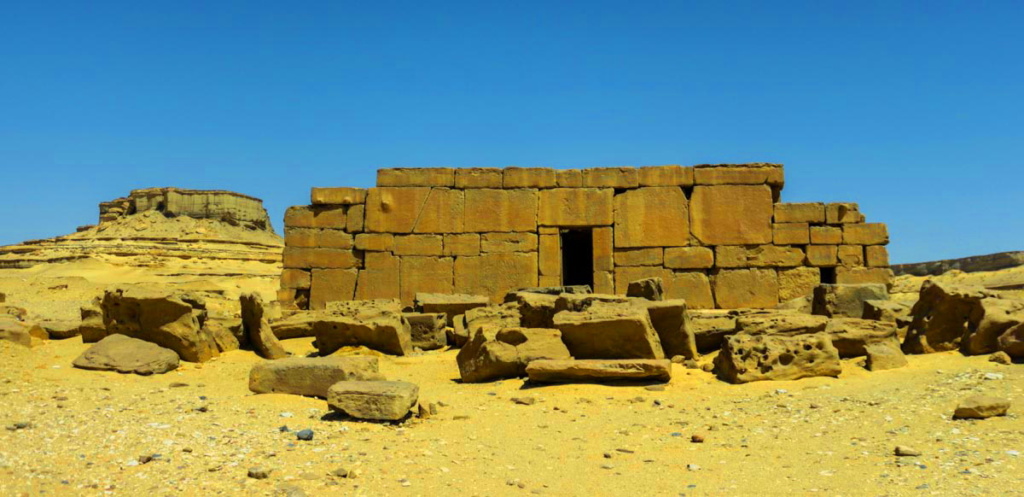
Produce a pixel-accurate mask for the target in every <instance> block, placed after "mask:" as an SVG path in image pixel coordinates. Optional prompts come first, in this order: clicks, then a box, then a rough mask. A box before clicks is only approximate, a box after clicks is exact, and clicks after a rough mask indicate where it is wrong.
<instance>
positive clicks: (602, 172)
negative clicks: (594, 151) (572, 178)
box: [583, 167, 640, 188]
mask: <svg viewBox="0 0 1024 497" xmlns="http://www.w3.org/2000/svg"><path fill="white" fill-rule="evenodd" d="M583 186H584V187H587V188H636V187H638V186H640V178H639V175H638V173H637V170H636V168H632V167H594V168H589V169H584V170H583Z"/></svg>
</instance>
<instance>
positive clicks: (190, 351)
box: [100, 288, 219, 362]
mask: <svg viewBox="0 0 1024 497" xmlns="http://www.w3.org/2000/svg"><path fill="white" fill-rule="evenodd" d="M100 306H101V309H102V311H103V324H104V328H105V330H106V331H105V333H106V334H107V335H114V334H120V335H126V336H129V337H132V338H138V339H140V340H145V341H147V342H152V343H155V344H157V345H159V346H161V347H165V348H168V349H171V350H173V351H175V352H177V353H178V356H180V357H181V359H182V360H185V361H189V362H203V361H207V360H210V359H212V358H214V357H216V356H217V355H219V351H218V348H217V344H216V343H215V342H214V340H213V338H212V337H210V336H209V335H207V334H206V333H204V332H203V331H202V321H203V320H205V319H206V305H205V303H204V302H203V301H202V299H200V298H197V297H195V296H193V295H189V294H173V295H172V294H168V293H165V292H163V291H160V290H155V289H150V288H127V289H125V288H117V289H113V290H107V291H106V292H105V293H104V294H103V300H102V302H101V303H100Z"/></svg>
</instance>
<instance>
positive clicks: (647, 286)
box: [626, 278, 665, 300]
mask: <svg viewBox="0 0 1024 497" xmlns="http://www.w3.org/2000/svg"><path fill="white" fill-rule="evenodd" d="M662 286H663V285H662V282H661V278H644V279H642V280H636V281H630V282H629V286H628V287H627V288H626V296H627V297H639V298H642V299H647V300H662V298H664V297H663V296H664V295H665V291H664V290H663V289H662Z"/></svg>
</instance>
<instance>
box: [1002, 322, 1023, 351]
mask: <svg viewBox="0 0 1024 497" xmlns="http://www.w3.org/2000/svg"><path fill="white" fill-rule="evenodd" d="M999 350H1002V351H1003V352H1006V354H1007V355H1009V356H1010V357H1013V358H1015V359H1024V324H1018V325H1016V326H1014V327H1012V328H1010V329H1008V330H1006V332H1005V333H1003V335H1002V336H1000V337H999Z"/></svg>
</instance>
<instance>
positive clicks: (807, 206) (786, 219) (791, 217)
mask: <svg viewBox="0 0 1024 497" xmlns="http://www.w3.org/2000/svg"><path fill="white" fill-rule="evenodd" d="M775 222H776V223H824V222H825V204H823V203H801V204H775Z"/></svg>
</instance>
